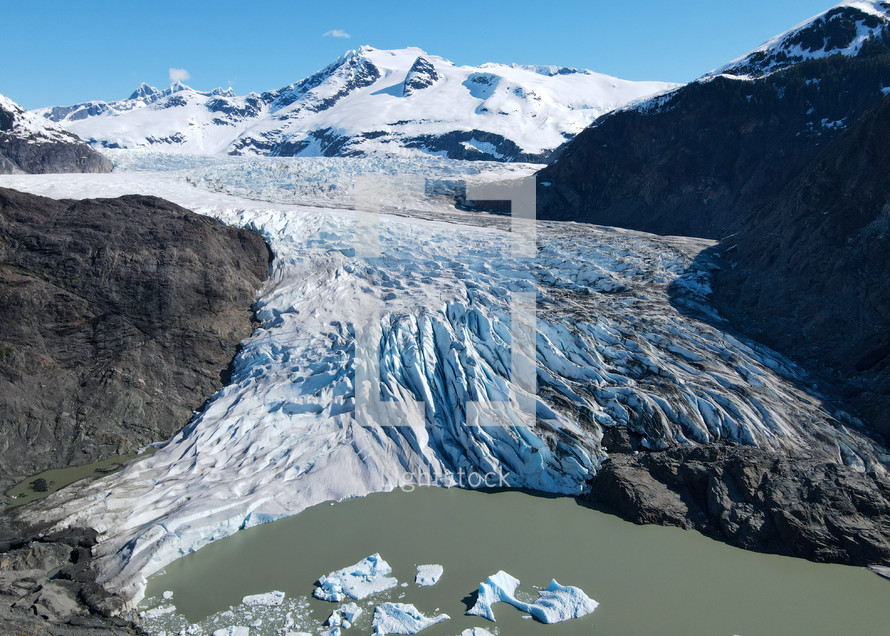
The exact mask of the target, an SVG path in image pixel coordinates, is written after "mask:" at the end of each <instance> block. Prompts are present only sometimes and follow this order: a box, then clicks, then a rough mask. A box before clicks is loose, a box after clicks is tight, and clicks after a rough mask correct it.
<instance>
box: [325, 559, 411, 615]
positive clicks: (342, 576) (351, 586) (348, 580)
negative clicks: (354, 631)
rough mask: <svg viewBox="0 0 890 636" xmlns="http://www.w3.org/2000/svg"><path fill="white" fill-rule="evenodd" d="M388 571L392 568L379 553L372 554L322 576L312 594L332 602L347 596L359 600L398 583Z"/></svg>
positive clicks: (337, 601)
mask: <svg viewBox="0 0 890 636" xmlns="http://www.w3.org/2000/svg"><path fill="white" fill-rule="evenodd" d="M390 572H392V568H391V567H390V566H389V564H388V563H387V562H386V561H384V560H383V559H382V558H380V555H379V554H372V555H371V556H369V557H365V558H364V559H362V560H361V561H359V562H358V563H356V564H355V565H353V566H350V567H347V568H343V569H342V570H337V571H336V572H331V573H330V574H328V575H325V576H322V577H321V578H320V579H318V587H316V588H315V590H314V591H313V592H312V595H313V596H314V597H315V598H318V599H321V600H323V601H331V602H334V603H339V602H340V601H342V600H344V599H345V598H346V597H347V596H348V597H349V598H353V599H355V600H357V601H361V600H362V599H365V598H367V597H368V596H371V595H372V594H377V593H378V592H383V591H384V590H388V589H390V588H393V587H395V586H396V585H398V584H399V581H398V580H397V579H395V578H393V577H391V576H387V574H389V573H390Z"/></svg>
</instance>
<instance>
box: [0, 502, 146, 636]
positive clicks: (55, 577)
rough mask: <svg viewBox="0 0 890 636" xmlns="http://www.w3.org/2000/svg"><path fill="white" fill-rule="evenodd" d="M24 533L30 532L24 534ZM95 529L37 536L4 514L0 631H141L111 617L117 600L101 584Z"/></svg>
mask: <svg viewBox="0 0 890 636" xmlns="http://www.w3.org/2000/svg"><path fill="white" fill-rule="evenodd" d="M23 532H24V533H23ZM95 543H96V533H95V531H92V530H89V531H82V530H72V531H69V532H67V533H65V534H59V533H56V534H47V535H42V536H39V537H38V536H35V535H32V534H28V533H27V531H24V530H23V529H22V528H20V527H15V526H12V525H9V524H8V523H7V522H6V520H4V519H2V518H0V631H2V633H4V634H23V635H24V634H27V635H29V636H30V635H34V636H45V635H52V636H100V635H102V636H106V635H112V636H124V635H130V634H138V633H140V632H139V631H138V630H137V628H136V627H135V626H134V625H133V624H132V623H130V622H129V621H127V620H126V619H124V618H121V617H115V616H111V615H110V614H111V612H112V609H113V608H114V609H117V605H116V602H115V599H114V598H113V597H110V596H109V595H108V594H107V593H106V592H105V591H104V590H103V589H102V587H101V586H99V585H97V584H96V583H95V574H94V572H93V570H92V566H91V558H92V555H91V552H90V549H91V548H92V546H93V545H95Z"/></svg>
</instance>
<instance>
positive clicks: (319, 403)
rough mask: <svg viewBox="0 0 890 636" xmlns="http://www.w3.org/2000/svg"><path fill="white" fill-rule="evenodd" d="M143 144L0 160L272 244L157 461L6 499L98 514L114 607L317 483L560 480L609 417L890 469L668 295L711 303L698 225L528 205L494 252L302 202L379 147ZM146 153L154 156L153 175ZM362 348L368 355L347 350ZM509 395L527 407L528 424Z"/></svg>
mask: <svg viewBox="0 0 890 636" xmlns="http://www.w3.org/2000/svg"><path fill="white" fill-rule="evenodd" d="M147 156H148V158H147V159H145V162H146V163H145V164H144V165H139V164H138V159H135V158H134V159H132V160H131V163H130V165H131V167H132V168H133V170H132V171H129V172H128V171H122V172H115V173H111V174H108V175H11V176H5V175H4V176H2V177H0V185H4V186H9V187H15V188H17V189H20V190H24V191H30V192H33V193H35V194H42V195H45V196H54V197H57V198H77V197H85V196H94V197H95V196H102V197H107V196H118V195H121V194H128V193H134V192H135V193H142V194H154V195H159V196H163V197H165V198H167V199H170V200H172V201H174V202H176V203H178V204H180V205H183V206H185V207H188V208H191V209H193V210H195V211H198V212H200V213H203V214H207V215H210V216H213V217H215V218H217V219H220V220H222V221H224V222H227V223H230V224H233V225H238V226H242V227H249V228H253V229H255V230H257V231H258V232H260V233H261V234H262V235H263V236H264V237H265V238H266V239H267V240H268V241H269V243H270V245H271V247H272V250H273V252H274V261H273V263H272V266H271V267H272V272H271V278H270V280H269V282H268V283H267V284H266V286H265V287H264V289H263V290H262V292H261V294H260V296H259V298H258V300H257V303H256V306H257V317H258V319H259V320H260V323H261V324H260V327H259V328H258V329H257V331H256V333H255V334H254V335H253V336H252V337H251V338H250V339H248V340H247V341H245V342H244V343H243V348H242V351H241V353H240V354H239V355H238V357H237V359H236V360H235V362H234V364H233V375H232V380H231V382H230V383H229V385H227V386H226V387H224V388H223V389H222V390H220V391H219V392H218V393H217V394H216V395H215V396H214V398H213V399H212V400H211V401H210V402H209V403H208V405H207V407H206V408H205V409H204V411H203V412H201V413H200V414H198V415H197V416H196V417H195V418H194V419H193V420H192V421H191V422H190V423H189V424H188V425H187V426H186V427H185V428H184V429H183V430H182V431H181V432H180V433H178V434H177V435H176V436H174V437H173V438H172V439H171V440H169V442H167V443H166V444H165V445H164V446H162V447H161V448H160V449H159V450H158V451H157V452H156V453H154V454H153V455H152V456H150V457H147V458H146V459H144V460H142V461H140V462H137V463H134V464H132V465H130V466H128V467H126V468H125V469H124V470H122V471H121V472H119V473H116V474H114V475H111V476H108V477H106V478H103V479H101V480H97V481H93V482H81V483H77V484H74V485H73V486H71V487H69V488H67V489H64V490H62V491H59V492H57V493H54V494H53V495H51V496H50V497H49V498H47V499H46V500H44V501H42V502H35V503H34V504H31V506H30V507H29V508H28V509H22V512H21V514H22V515H23V517H26V520H27V521H31V522H34V523H41V524H46V523H49V524H50V525H51V526H55V527H59V528H62V527H68V526H87V527H92V528H94V529H95V530H96V531H97V532H98V538H99V542H98V544H97V545H96V546H95V548H94V552H95V557H96V558H95V561H94V563H95V565H96V567H97V568H98V576H99V580H100V582H101V583H102V584H103V585H105V586H106V587H107V588H109V589H111V590H114V591H115V592H117V593H119V594H121V595H122V596H123V597H124V598H126V599H129V600H130V602H131V604H132V605H133V606H135V604H136V603H138V601H139V600H140V599H141V597H142V594H143V592H144V586H145V577H147V576H149V575H151V574H153V573H155V572H157V571H159V570H160V569H161V568H163V567H164V566H165V565H167V564H168V563H170V562H171V561H173V560H175V559H177V558H179V557H181V556H182V555H184V554H188V553H189V552H192V551H194V550H197V549H200V548H201V547H202V546H204V545H207V544H208V543H210V542H212V541H215V540H217V539H221V538H223V537H226V536H228V535H231V534H233V533H235V532H237V531H238V530H240V529H243V528H249V527H251V526H254V525H257V524H260V523H266V522H268V521H272V520H275V519H278V518H281V517H283V516H286V515H292V514H296V513H298V512H300V511H302V510H304V509H305V508H307V507H309V506H312V505H315V504H318V503H321V502H324V501H336V500H340V499H343V498H345V497H350V496H356V495H363V494H367V493H370V492H379V491H388V490H392V489H393V488H396V487H399V486H404V485H409V484H434V485H445V486H448V485H455V484H457V485H463V486H464V487H473V485H474V484H473V483H467V480H464V481H463V482H461V481H460V480H459V479H456V478H455V477H456V476H464V477H465V476H467V475H475V476H476V477H477V478H478V477H480V476H482V475H487V474H502V475H503V477H504V479H505V481H506V483H507V484H508V485H509V486H512V487H526V488H532V489H538V490H543V491H547V492H553V493H562V494H579V493H581V492H583V489H584V488H585V485H586V484H587V482H588V481H589V478H590V476H591V475H592V474H593V473H594V472H595V471H596V470H597V469H598V467H599V465H600V463H601V462H602V461H604V460H605V459H606V458H607V456H608V449H604V448H603V447H602V444H601V440H602V436H603V434H604V431H606V430H607V429H609V428H610V427H614V426H616V425H621V426H625V427H627V428H628V429H630V430H631V431H632V432H634V433H635V434H637V435H638V436H639V437H641V438H642V440H643V443H644V445H646V446H647V447H649V448H670V447H672V446H678V445H690V444H698V443H705V442H712V441H715V440H727V441H732V442H737V443H742V444H751V445H759V446H764V447H768V448H773V449H776V450H779V451H781V450H782V449H800V448H808V447H810V446H812V445H813V444H819V445H827V446H828V447H830V448H833V449H834V452H835V454H836V455H837V457H838V462H846V463H849V464H851V465H861V466H864V467H865V468H866V469H867V470H875V471H878V472H880V471H885V467H884V465H883V464H882V461H886V460H882V456H881V455H880V453H879V452H877V451H876V449H875V447H874V445H873V444H872V443H871V442H870V441H869V440H868V439H867V438H865V437H864V436H863V435H861V434H860V433H859V432H858V431H857V430H856V427H855V425H854V423H855V422H854V420H852V419H849V418H847V419H844V418H840V419H839V416H835V414H833V413H830V412H828V411H826V407H825V405H824V403H823V401H822V400H821V398H820V396H818V395H815V394H812V393H810V392H808V391H807V390H805V389H804V388H803V387H805V386H806V377H805V376H804V375H803V374H802V372H801V371H800V370H799V369H798V368H797V367H795V366H794V365H793V364H792V363H790V362H788V361H787V360H786V359H784V358H783V357H782V356H779V355H778V354H776V353H774V352H772V351H770V350H769V349H767V348H765V347H762V346H760V345H757V344H755V343H753V342H750V341H747V340H744V339H742V338H739V337H737V336H733V335H732V334H731V333H729V330H728V329H722V328H721V327H720V326H719V325H720V323H719V319H718V318H716V317H713V318H714V319H713V320H709V321H708V322H705V321H702V320H698V319H696V318H694V317H692V315H691V312H689V311H681V310H680V309H678V307H684V308H693V309H695V310H696V311H699V312H707V311H709V310H708V304H707V301H706V296H707V293H708V290H709V288H708V282H707V281H708V273H707V272H706V271H704V270H701V269H698V268H692V269H690V265H691V264H692V261H693V258H694V257H695V255H696V254H698V253H699V251H700V250H701V249H703V248H704V247H706V246H707V245H709V244H710V243H708V242H707V241H702V240H695V239H681V238H676V237H655V236H650V235H645V234H640V233H636V232H631V231H624V230H615V229H609V228H600V227H594V226H583V225H576V224H571V223H549V222H548V223H543V222H542V223H539V224H538V229H537V233H538V250H537V253H536V255H535V256H534V257H518V256H514V255H513V254H511V253H510V252H509V251H508V250H506V249H505V246H506V245H508V244H509V240H508V239H509V230H510V222H509V221H510V220H509V219H505V218H499V217H493V216H489V215H479V214H474V213H470V212H460V211H455V210H454V209H453V208H451V207H449V206H448V205H447V204H446V203H444V202H442V201H439V200H436V199H435V198H433V199H430V198H426V197H425V196H424V195H423V193H420V194H419V195H417V197H419V198H418V199H417V200H416V201H414V200H413V199H412V198H411V196H414V195H411V196H408V197H405V198H403V199H399V200H396V201H393V202H392V205H391V206H389V207H386V209H385V210H384V212H385V213H383V214H381V215H378V216H374V215H369V214H368V213H366V212H364V211H359V212H355V211H352V210H342V209H335V207H325V208H321V207H313V205H315V204H314V203H312V201H314V200H315V198H316V197H321V198H324V197H323V195H321V194H320V193H322V192H323V190H324V187H325V186H324V184H325V181H324V180H325V179H327V184H328V185H330V186H336V189H337V190H336V192H337V194H336V195H333V196H332V198H331V199H330V200H329V201H328V202H327V203H328V205H332V206H343V207H348V206H349V205H353V204H354V202H353V203H349V201H348V199H349V197H350V195H349V193H350V192H351V188H352V185H353V184H354V182H355V180H356V178H357V176H360V175H361V174H367V173H370V172H372V171H373V170H375V169H380V170H381V171H382V172H383V173H384V174H386V173H387V170H389V169H390V168H392V166H390V168H387V162H386V161H383V160H381V159H379V158H378V159H373V160H367V161H365V160H352V161H346V160H325V161H320V162H319V163H318V164H312V165H313V166H315V167H314V168H308V167H306V170H307V171H310V174H311V175H314V177H317V179H318V182H317V183H315V184H313V185H306V188H305V189H301V188H300V187H296V188H294V189H293V191H292V195H291V198H290V199H288V188H289V184H291V183H299V172H300V170H301V169H303V167H304V166H303V164H301V163H300V162H299V161H296V162H292V161H287V160H277V161H273V160H266V161H261V160H251V161H250V162H243V161H242V162H241V163H238V162H237V161H234V160H230V159H219V158H212V159H211V158H198V159H195V158H188V157H177V158H175V159H170V158H164V157H163V156H160V155H156V154H151V155H147ZM301 161H304V162H305V161H307V160H301ZM164 162H169V168H170V169H169V170H168V171H160V170H157V168H161V167H163V166H162V165H161V164H163V163H164ZM152 166H153V167H154V168H156V170H155V171H151V170H150V168H151V167H152ZM190 166H191V168H190ZM241 168H244V169H243V170H241ZM427 169H429V170H430V171H431V172H432V173H435V174H436V175H439V176H444V177H447V178H459V177H460V174H461V171H464V172H466V173H467V174H466V176H467V178H473V179H477V178H478V179H485V178H488V177H486V175H484V174H478V172H474V171H477V170H478V169H479V168H478V167H466V166H462V165H459V164H457V163H454V162H452V163H447V162H445V163H440V164H436V163H435V162H430V163H429V164H426V163H424V162H418V167H417V169H416V170H415V174H420V175H421V176H422V173H423V171H424V170H427ZM496 169H497V170H502V172H499V173H497V172H496V173H495V175H496V176H497V175H501V176H503V175H507V176H519V175H520V174H522V170H525V171H526V173H527V172H529V171H530V170H531V169H532V168H530V167H528V166H526V167H524V168H523V167H517V166H504V167H502V168H496ZM392 170H393V171H395V172H397V170H396V169H395V168H392ZM312 171H314V172H312ZM418 171H419V172H418ZM241 172H243V173H244V176H239V174H241ZM471 172H472V174H470V173H471ZM193 178H194V179H195V180H196V181H195V182H196V183H200V184H201V187H197V186H196V185H194V184H193V183H190V182H189V181H188V180H189V179H193ZM230 179H231V180H232V181H231V183H234V184H236V185H237V186H238V189H237V190H235V189H233V190H231V191H230V190H229V189H227V187H226V186H225V184H227V183H229V182H230V181H229V180H230ZM229 187H232V188H234V186H229ZM210 190H218V191H210ZM258 199H268V200H266V201H262V200H258ZM273 200H274V202H269V201H273ZM288 201H289V202H288ZM304 203H310V205H303V204H304ZM374 221H379V233H380V243H381V246H382V247H383V248H385V249H384V251H383V253H382V254H381V255H380V256H378V257H374V258H356V256H355V254H356V252H355V240H354V239H355V235H356V232H357V231H358V229H359V228H361V227H365V226H367V224H368V223H369V222H374ZM532 293H533V294H534V295H535V297H536V298H537V310H538V315H537V320H536V330H535V333H534V337H533V340H534V342H533V343H531V344H532V346H531V347H530V348H531V350H532V351H533V353H534V356H535V358H536V360H535V362H536V365H535V366H536V368H535V375H536V379H537V387H532V389H531V390H529V387H525V386H522V385H521V384H520V383H518V382H516V381H515V377H514V376H513V373H512V369H513V361H512V353H511V351H512V350H513V340H514V338H516V337H518V334H519V333H521V330H520V331H517V329H516V328H515V325H514V322H513V319H512V315H511V306H512V305H511V303H512V300H513V299H514V297H518V296H521V295H523V294H532ZM384 298H386V299H387V300H386V301H383V299H384ZM374 343H378V344H379V350H378V354H379V355H377V356H368V355H365V352H366V351H367V350H368V349H367V347H368V345H369V344H371V345H373V344H374ZM357 353H359V354H361V355H357ZM357 379H361V380H362V382H361V383H359V382H357ZM372 388H373V390H371V389H372ZM375 391H376V393H375ZM369 395H376V396H377V398H378V399H377V400H375V404H376V405H377V407H379V413H380V414H381V415H382V416H383V418H382V419H379V420H375V419H374V418H373V417H367V415H368V412H365V410H364V409H359V412H360V413H359V414H362V413H363V414H364V415H365V417H363V418H362V419H361V421H358V420H357V419H356V417H355V415H356V401H357V399H359V398H361V399H365V398H367V397H368V396H369ZM521 404H526V405H528V404H531V405H532V406H533V409H534V415H535V416H534V417H533V418H532V420H533V421H532V422H530V424H531V425H530V426H524V425H523V424H524V419H523V418H522V417H519V415H521V414H520V413H519V408H518V405H521ZM474 414H475V415H474ZM471 415H474V417H475V418H476V419H475V420H474V419H473V417H470V416H471ZM474 421H475V422H476V423H479V422H482V423H485V422H505V423H507V425H506V426H504V425H497V426H472V425H468V423H470V424H471V423H473V422H474ZM405 423H411V424H413V425H410V426H405V425H403V424H405ZM851 423H852V424H851ZM393 424H395V425H393Z"/></svg>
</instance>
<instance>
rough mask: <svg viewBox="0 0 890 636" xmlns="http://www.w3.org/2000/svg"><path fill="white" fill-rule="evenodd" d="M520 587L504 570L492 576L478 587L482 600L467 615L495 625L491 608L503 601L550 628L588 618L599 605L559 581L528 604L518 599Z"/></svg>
mask: <svg viewBox="0 0 890 636" xmlns="http://www.w3.org/2000/svg"><path fill="white" fill-rule="evenodd" d="M518 587H519V579H517V578H516V577H513V576H510V575H509V574H507V573H506V572H504V571H503V570H501V571H499V572H498V573H497V574H493V575H491V576H489V577H488V578H487V579H486V580H485V581H484V582H482V583H480V584H479V597H478V598H477V600H476V604H475V605H474V606H473V607H472V608H470V609H469V610H467V614H470V615H474V616H481V617H483V618H487V619H488V620H490V621H494V620H495V618H494V610H493V608H492V605H493V604H495V603H498V602H501V601H503V602H504V603H509V604H510V605H512V606H513V607H516V608H517V609H520V610H522V611H523V612H526V613H527V614H530V615H531V616H533V617H534V618H536V619H538V620H539V621H541V622H542V623H548V624H550V623H561V622H562V621H567V620H570V619H573V618H581V617H582V616H587V615H588V614H590V613H592V612H593V611H594V610H595V609H596V608H597V606H598V605H599V603H597V602H596V601H594V600H593V599H592V598H590V597H588V596H587V595H586V594H585V593H584V591H583V590H581V589H580V588H577V587H572V586H563V585H560V584H559V583H557V582H556V580H552V581H550V585H548V586H547V587H546V588H544V589H542V590H539V591H538V599H537V600H536V601H535V602H534V603H525V602H523V601H521V600H519V599H518V598H516V589H517V588H518Z"/></svg>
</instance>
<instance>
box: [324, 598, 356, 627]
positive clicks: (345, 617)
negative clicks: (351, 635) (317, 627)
mask: <svg viewBox="0 0 890 636" xmlns="http://www.w3.org/2000/svg"><path fill="white" fill-rule="evenodd" d="M361 613H362V608H360V607H359V606H358V605H356V604H355V603H347V604H346V605H344V606H342V607H340V608H339V609H335V610H334V611H333V612H331V615H330V616H329V617H328V620H327V621H325V624H326V625H327V626H328V627H342V628H343V629H349V628H350V627H352V624H353V623H355V619H356V618H358V617H359V616H360V615H361Z"/></svg>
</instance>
